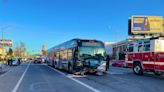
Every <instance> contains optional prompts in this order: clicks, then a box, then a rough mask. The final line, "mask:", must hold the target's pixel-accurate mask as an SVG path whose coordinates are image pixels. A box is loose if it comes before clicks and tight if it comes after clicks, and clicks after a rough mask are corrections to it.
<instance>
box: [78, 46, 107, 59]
mask: <svg viewBox="0 0 164 92" xmlns="http://www.w3.org/2000/svg"><path fill="white" fill-rule="evenodd" d="M79 52H80V53H79V54H80V58H84V59H85V58H90V57H94V58H97V59H99V60H105V49H104V48H102V47H88V46H87V47H80V50H79Z"/></svg>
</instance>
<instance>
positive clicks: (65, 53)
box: [63, 50, 67, 60]
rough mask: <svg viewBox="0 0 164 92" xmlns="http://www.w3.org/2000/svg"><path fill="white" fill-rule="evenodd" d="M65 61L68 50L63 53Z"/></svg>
mask: <svg viewBox="0 0 164 92" xmlns="http://www.w3.org/2000/svg"><path fill="white" fill-rule="evenodd" d="M63 60H67V50H64V51H63Z"/></svg>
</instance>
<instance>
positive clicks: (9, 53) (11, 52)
mask: <svg viewBox="0 0 164 92" xmlns="http://www.w3.org/2000/svg"><path fill="white" fill-rule="evenodd" d="M7 55H8V56H9V57H12V56H13V50H12V48H9V51H8V53H7Z"/></svg>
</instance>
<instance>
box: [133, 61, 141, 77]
mask: <svg viewBox="0 0 164 92" xmlns="http://www.w3.org/2000/svg"><path fill="white" fill-rule="evenodd" d="M133 72H134V74H136V75H143V69H142V66H141V63H139V62H134V64H133Z"/></svg>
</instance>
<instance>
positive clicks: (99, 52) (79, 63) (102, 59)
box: [47, 39, 106, 74]
mask: <svg viewBox="0 0 164 92" xmlns="http://www.w3.org/2000/svg"><path fill="white" fill-rule="evenodd" d="M47 58H48V61H47V63H48V65H50V66H53V67H54V68H58V69H64V70H67V71H68V72H70V73H73V74H75V73H80V74H84V73H88V72H89V73H96V72H100V71H101V72H105V67H106V52H105V47H104V43H103V42H101V41H98V40H84V39H73V40H70V41H67V42H64V43H62V44H60V45H58V46H55V47H52V48H51V49H49V50H47Z"/></svg>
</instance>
